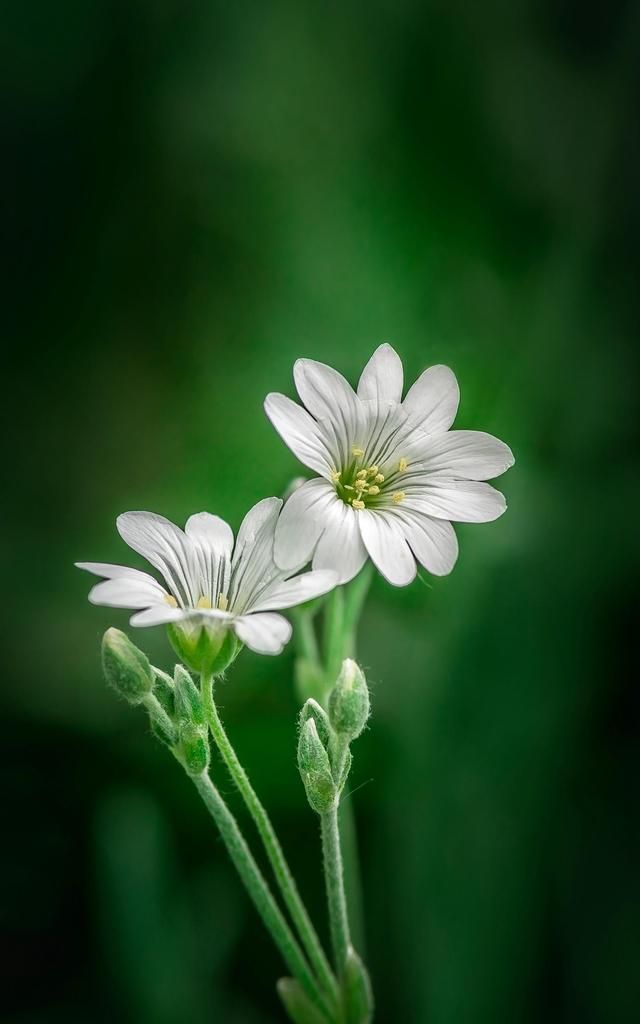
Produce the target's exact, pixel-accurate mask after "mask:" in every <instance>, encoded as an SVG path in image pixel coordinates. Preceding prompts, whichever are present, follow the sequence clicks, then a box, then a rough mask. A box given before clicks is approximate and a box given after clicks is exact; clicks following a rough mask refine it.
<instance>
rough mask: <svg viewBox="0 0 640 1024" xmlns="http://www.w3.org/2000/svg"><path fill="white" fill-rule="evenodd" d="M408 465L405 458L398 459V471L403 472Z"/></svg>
mask: <svg viewBox="0 0 640 1024" xmlns="http://www.w3.org/2000/svg"><path fill="white" fill-rule="evenodd" d="M408 465H409V463H408V462H407V460H406V459H405V458H402V459H400V462H399V463H398V473H404V471H405V469H406V468H407V466H408Z"/></svg>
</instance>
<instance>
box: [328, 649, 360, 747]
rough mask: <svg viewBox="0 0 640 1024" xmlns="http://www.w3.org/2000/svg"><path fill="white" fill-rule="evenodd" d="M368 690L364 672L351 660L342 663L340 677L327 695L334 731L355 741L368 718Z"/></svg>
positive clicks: (346, 659) (347, 659)
mask: <svg viewBox="0 0 640 1024" xmlns="http://www.w3.org/2000/svg"><path fill="white" fill-rule="evenodd" d="M369 711H370V703H369V690H368V687H367V680H366V679H365V676H364V672H363V671H362V669H361V668H360V666H359V665H357V664H356V662H355V661H353V660H352V659H351V658H345V660H344V661H343V662H342V668H341V669H340V675H339V676H338V680H337V682H336V685H335V686H334V688H333V690H332V691H331V693H330V694H329V719H330V721H331V725H332V726H333V728H334V729H335V731H336V732H337V733H338V734H339V735H340V736H344V737H345V738H346V739H347V740H349V741H351V740H355V739H356V738H357V737H358V736H359V735H360V733H361V732H362V730H363V729H364V727H365V725H366V724H367V719H368V717H369Z"/></svg>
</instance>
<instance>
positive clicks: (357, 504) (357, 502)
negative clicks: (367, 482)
mask: <svg viewBox="0 0 640 1024" xmlns="http://www.w3.org/2000/svg"><path fill="white" fill-rule="evenodd" d="M353 507H354V508H355V509H358V511H359V510H360V509H361V508H364V507H365V504H364V501H360V499H359V498H354V499H353Z"/></svg>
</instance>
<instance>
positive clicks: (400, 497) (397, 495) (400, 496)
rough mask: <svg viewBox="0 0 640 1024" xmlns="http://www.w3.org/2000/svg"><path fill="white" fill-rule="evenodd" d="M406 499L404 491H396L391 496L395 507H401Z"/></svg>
mask: <svg viewBox="0 0 640 1024" xmlns="http://www.w3.org/2000/svg"><path fill="white" fill-rule="evenodd" d="M405 497H406V495H405V493H404V491H394V492H393V494H392V495H391V500H392V502H393V503H394V505H399V504H400V502H401V501H404V499H405Z"/></svg>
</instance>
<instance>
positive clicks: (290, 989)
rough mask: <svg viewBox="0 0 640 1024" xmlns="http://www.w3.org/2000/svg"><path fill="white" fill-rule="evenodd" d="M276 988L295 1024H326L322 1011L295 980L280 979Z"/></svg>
mask: <svg viewBox="0 0 640 1024" xmlns="http://www.w3.org/2000/svg"><path fill="white" fill-rule="evenodd" d="M276 988H277V990H278V995H279V996H280V999H281V1000H282V1004H283V1006H284V1008H285V1010H286V1011H287V1013H288V1015H289V1019H290V1020H292V1021H293V1022H294V1024H326V1021H325V1019H324V1017H323V1016H322V1014H321V1013H320V1010H318V1009H316V1007H315V1006H314V1005H313V1003H312V1002H311V1000H310V999H309V997H308V995H307V994H306V993H305V992H304V991H303V989H302V988H301V987H300V984H299V982H297V981H296V980H295V979H294V978H280V981H279V982H278V983H277V985H276Z"/></svg>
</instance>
